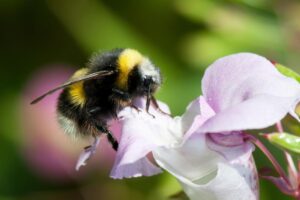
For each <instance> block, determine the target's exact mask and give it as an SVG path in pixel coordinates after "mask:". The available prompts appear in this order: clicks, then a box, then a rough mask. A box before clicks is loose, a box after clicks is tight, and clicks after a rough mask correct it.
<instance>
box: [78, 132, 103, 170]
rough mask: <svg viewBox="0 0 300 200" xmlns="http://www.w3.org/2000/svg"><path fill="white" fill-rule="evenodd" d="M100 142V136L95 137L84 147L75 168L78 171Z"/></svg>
mask: <svg viewBox="0 0 300 200" xmlns="http://www.w3.org/2000/svg"><path fill="white" fill-rule="evenodd" d="M99 143H100V137H96V138H95V141H94V142H93V144H92V145H91V146H88V147H86V148H85V149H84V150H83V151H82V153H81V154H80V156H79V158H78V161H77V164H76V167H75V169H76V170H77V171H78V170H79V168H80V167H81V166H84V165H86V161H87V160H88V159H90V158H91V156H92V155H93V154H95V152H96V150H97V147H98V145H99Z"/></svg>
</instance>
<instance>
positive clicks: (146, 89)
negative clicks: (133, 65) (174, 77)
mask: <svg viewBox="0 0 300 200" xmlns="http://www.w3.org/2000/svg"><path fill="white" fill-rule="evenodd" d="M137 69H138V74H139V79H140V85H138V87H137V90H138V92H141V93H142V94H143V95H147V94H149V93H151V94H153V93H154V92H155V91H156V90H157V89H158V88H159V86H160V85H161V81H162V80H161V74H160V71H159V68H157V67H155V66H154V65H153V64H152V63H151V62H150V60H149V59H148V58H144V60H143V62H142V63H141V64H140V65H139V66H137Z"/></svg>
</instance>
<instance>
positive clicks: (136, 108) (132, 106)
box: [130, 104, 141, 113]
mask: <svg viewBox="0 0 300 200" xmlns="http://www.w3.org/2000/svg"><path fill="white" fill-rule="evenodd" d="M130 107H131V108H133V109H134V110H136V111H137V112H138V113H139V112H141V109H139V108H138V107H136V106H135V105H133V104H131V105H130Z"/></svg>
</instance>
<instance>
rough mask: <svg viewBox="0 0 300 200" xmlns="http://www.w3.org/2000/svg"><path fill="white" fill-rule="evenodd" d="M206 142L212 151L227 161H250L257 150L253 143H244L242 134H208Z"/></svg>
mask: <svg viewBox="0 0 300 200" xmlns="http://www.w3.org/2000/svg"><path fill="white" fill-rule="evenodd" d="M206 142H207V146H208V147H209V148H210V149H212V150H214V151H216V152H218V153H219V154H220V155H222V156H223V157H224V158H225V159H226V160H227V161H232V160H236V159H239V158H241V157H242V158H244V159H246V160H249V158H250V157H251V155H252V151H254V149H255V147H254V145H253V144H252V143H250V142H244V136H243V134H242V133H240V132H232V133H230V134H221V133H211V134H207V135H206ZM246 155H248V156H246Z"/></svg>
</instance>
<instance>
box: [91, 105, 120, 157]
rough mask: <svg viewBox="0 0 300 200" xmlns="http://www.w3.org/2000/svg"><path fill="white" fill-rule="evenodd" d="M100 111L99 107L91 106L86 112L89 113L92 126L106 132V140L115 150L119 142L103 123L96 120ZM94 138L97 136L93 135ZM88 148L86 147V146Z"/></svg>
mask: <svg viewBox="0 0 300 200" xmlns="http://www.w3.org/2000/svg"><path fill="white" fill-rule="evenodd" d="M100 111H101V107H93V108H91V109H89V110H88V114H89V115H90V120H91V121H92V122H93V124H94V126H95V127H96V128H97V130H98V131H99V132H101V133H104V134H106V136H107V139H108V142H109V143H110V144H111V146H112V148H113V149H114V150H115V151H117V150H118V146H119V143H118V141H117V139H116V138H115V137H114V136H113V134H112V133H111V132H110V131H109V130H108V128H107V126H106V124H105V123H103V122H101V121H98V120H97V117H96V116H97V114H98V113H99V112H100ZM94 137H95V138H96V137H97V136H94ZM87 148H88V147H87Z"/></svg>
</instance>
